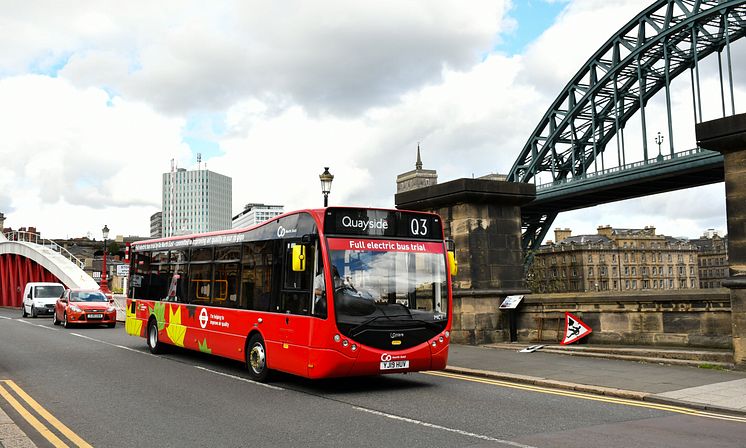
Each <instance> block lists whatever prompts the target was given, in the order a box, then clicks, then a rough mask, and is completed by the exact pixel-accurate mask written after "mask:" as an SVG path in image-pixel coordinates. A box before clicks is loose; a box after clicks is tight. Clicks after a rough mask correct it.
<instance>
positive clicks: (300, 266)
mask: <svg viewBox="0 0 746 448" xmlns="http://www.w3.org/2000/svg"><path fill="white" fill-rule="evenodd" d="M305 270H306V246H304V245H302V244H296V245H295V246H293V271H294V272H303V271H305Z"/></svg>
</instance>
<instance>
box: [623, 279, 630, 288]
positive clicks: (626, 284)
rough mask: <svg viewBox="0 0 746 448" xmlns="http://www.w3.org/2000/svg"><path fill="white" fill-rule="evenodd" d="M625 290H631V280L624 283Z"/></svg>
mask: <svg viewBox="0 0 746 448" xmlns="http://www.w3.org/2000/svg"><path fill="white" fill-rule="evenodd" d="M624 289H629V280H625V281H624Z"/></svg>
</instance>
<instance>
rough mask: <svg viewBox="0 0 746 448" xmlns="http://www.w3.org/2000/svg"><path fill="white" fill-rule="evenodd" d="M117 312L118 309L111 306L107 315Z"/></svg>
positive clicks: (107, 309) (107, 310)
mask: <svg viewBox="0 0 746 448" xmlns="http://www.w3.org/2000/svg"><path fill="white" fill-rule="evenodd" d="M116 310H117V309H116V308H114V307H113V306H110V307H109V308H106V312H107V313H113V312H114V311H116Z"/></svg>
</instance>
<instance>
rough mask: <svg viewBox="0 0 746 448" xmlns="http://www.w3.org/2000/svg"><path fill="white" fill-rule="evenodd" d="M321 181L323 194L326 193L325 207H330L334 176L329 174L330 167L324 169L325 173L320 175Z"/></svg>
mask: <svg viewBox="0 0 746 448" xmlns="http://www.w3.org/2000/svg"><path fill="white" fill-rule="evenodd" d="M319 179H320V180H321V192H322V193H324V207H327V206H328V205H329V192H331V191H332V181H333V180H334V176H333V175H332V173H330V172H329V167H328V166H325V167H324V172H323V173H321V174H319Z"/></svg>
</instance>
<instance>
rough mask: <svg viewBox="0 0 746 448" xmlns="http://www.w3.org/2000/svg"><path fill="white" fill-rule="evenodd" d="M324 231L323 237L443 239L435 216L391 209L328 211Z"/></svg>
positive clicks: (341, 209) (340, 209)
mask: <svg viewBox="0 0 746 448" xmlns="http://www.w3.org/2000/svg"><path fill="white" fill-rule="evenodd" d="M324 231H325V233H326V234H327V235H360V236H377V237H393V238H417V239H428V240H440V239H442V238H443V228H442V227H441V223H440V219H439V218H438V216H437V215H433V214H428V213H413V212H400V211H392V210H369V209H357V208H328V209H327V210H326V219H325V222H324Z"/></svg>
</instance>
